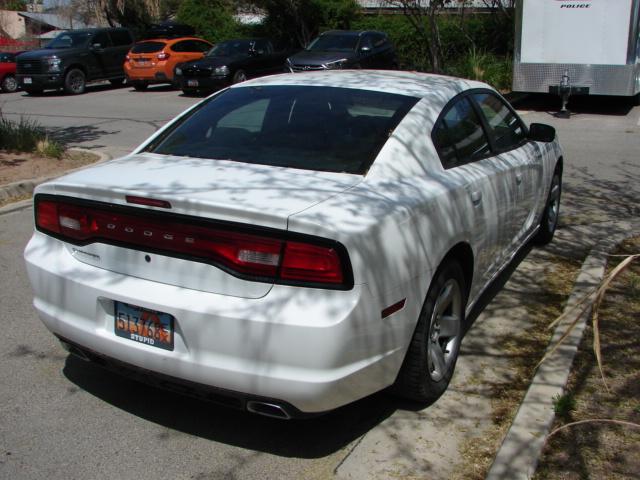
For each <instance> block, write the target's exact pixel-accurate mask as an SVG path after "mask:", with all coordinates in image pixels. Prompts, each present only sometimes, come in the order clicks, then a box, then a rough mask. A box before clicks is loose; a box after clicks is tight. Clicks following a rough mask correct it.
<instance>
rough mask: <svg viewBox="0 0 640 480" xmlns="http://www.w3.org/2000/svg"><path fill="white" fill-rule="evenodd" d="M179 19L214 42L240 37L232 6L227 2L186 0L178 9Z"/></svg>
mask: <svg viewBox="0 0 640 480" xmlns="http://www.w3.org/2000/svg"><path fill="white" fill-rule="evenodd" d="M177 19H178V21H179V22H180V23H186V24H187V25H191V26H192V27H193V28H195V30H196V33H197V34H198V35H201V36H202V37H204V38H206V39H207V40H209V41H212V42H219V41H220V40H225V39H229V38H233V37H236V36H239V35H240V26H239V25H238V23H237V22H236V21H235V19H234V18H233V8H232V5H231V3H230V2H229V1H226V0H184V1H183V2H181V4H180V6H179V8H178V15H177Z"/></svg>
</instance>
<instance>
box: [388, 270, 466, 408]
mask: <svg viewBox="0 0 640 480" xmlns="http://www.w3.org/2000/svg"><path fill="white" fill-rule="evenodd" d="M466 304H467V291H466V286H465V279H464V273H463V271H462V267H461V266H460V264H459V263H458V262H457V261H455V260H448V261H446V262H445V263H443V264H442V265H441V267H440V268H439V269H438V272H437V273H436V276H435V278H434V279H433V281H432V283H431V287H430V288H429V292H428V293H427V298H426V300H425V302H424V305H423V307H422V311H421V312H420V316H419V318H418V324H417V326H416V329H415V332H414V334H413V338H412V339H411V344H410V345H409V349H408V350H407V354H406V356H405V359H404V363H403V364H402V368H401V369H400V373H399V374H398V378H397V379H396V382H395V384H394V386H393V388H392V390H393V391H394V392H395V393H396V394H397V395H399V396H402V397H404V398H407V399H410V400H415V401H418V402H429V403H432V402H434V401H435V400H437V399H438V398H439V397H440V396H441V395H442V394H443V393H444V391H445V390H446V389H447V386H448V385H449V382H450V381H451V377H452V376H453V371H454V368H455V365H456V360H457V359H458V352H459V351H460V343H461V341H462V336H463V334H464V326H465V316H464V315H465V308H466Z"/></svg>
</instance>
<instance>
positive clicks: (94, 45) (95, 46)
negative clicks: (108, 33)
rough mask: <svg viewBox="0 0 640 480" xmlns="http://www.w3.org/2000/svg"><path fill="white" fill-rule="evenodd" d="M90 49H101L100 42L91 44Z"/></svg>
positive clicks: (97, 50)
mask: <svg viewBox="0 0 640 480" xmlns="http://www.w3.org/2000/svg"><path fill="white" fill-rule="evenodd" d="M91 50H94V51H96V52H99V51H100V50H102V44H100V43H93V44H91Z"/></svg>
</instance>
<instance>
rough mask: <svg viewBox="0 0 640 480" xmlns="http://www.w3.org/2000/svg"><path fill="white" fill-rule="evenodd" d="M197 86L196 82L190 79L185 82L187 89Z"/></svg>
mask: <svg viewBox="0 0 640 480" xmlns="http://www.w3.org/2000/svg"><path fill="white" fill-rule="evenodd" d="M197 86H198V80H195V79H192V78H190V79H189V80H187V87H197Z"/></svg>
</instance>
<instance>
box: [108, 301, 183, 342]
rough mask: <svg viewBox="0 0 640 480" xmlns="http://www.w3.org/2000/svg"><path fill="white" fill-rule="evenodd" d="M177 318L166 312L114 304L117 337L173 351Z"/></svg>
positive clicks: (114, 326)
mask: <svg viewBox="0 0 640 480" xmlns="http://www.w3.org/2000/svg"><path fill="white" fill-rule="evenodd" d="M174 326H175V318H174V317H173V315H170V314H168V313H165V312H159V311H157V310H151V309H148V308H143V307H138V306H137V305H131V304H129V303H124V302H118V301H115V302H114V321H113V328H114V332H115V334H116V335H117V336H119V337H122V338H126V339H128V340H131V341H133V342H136V343H142V344H144V345H149V346H151V347H155V348H161V349H163V350H168V351H173V348H174V336H175V328H174Z"/></svg>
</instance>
